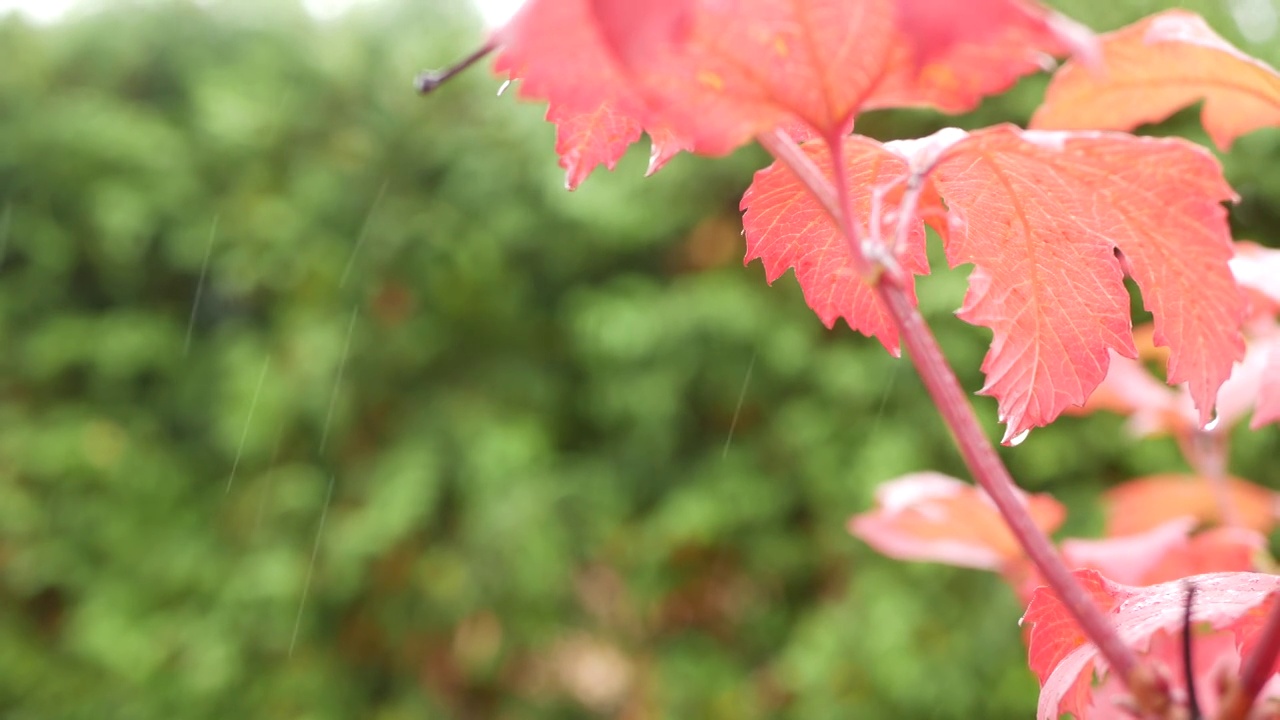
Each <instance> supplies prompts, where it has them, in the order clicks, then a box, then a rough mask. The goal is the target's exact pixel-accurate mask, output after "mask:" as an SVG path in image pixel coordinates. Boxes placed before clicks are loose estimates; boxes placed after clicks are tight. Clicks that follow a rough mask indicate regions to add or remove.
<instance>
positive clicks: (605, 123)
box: [547, 103, 643, 190]
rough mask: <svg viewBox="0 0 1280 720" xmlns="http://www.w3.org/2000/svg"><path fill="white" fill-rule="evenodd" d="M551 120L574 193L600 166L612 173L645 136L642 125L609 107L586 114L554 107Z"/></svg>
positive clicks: (557, 145)
mask: <svg viewBox="0 0 1280 720" xmlns="http://www.w3.org/2000/svg"><path fill="white" fill-rule="evenodd" d="M547 120H548V121H550V122H552V123H555V126H556V154H557V155H559V156H560V167H562V168H564V170H565V187H567V188H568V189H570V190H573V189H575V188H577V187H578V186H579V185H581V184H582V181H583V180H586V179H587V176H588V175H590V174H591V171H592V170H594V169H595V168H596V167H597V166H599V165H604V166H605V167H606V168H608V169H610V170H612V169H613V168H614V167H615V166H616V165H617V164H618V161H619V160H621V159H622V156H623V154H625V153H626V151H627V148H628V147H629V146H630V145H631V143H633V142H635V141H636V140H638V139H639V138H640V133H641V132H643V128H641V127H640V123H638V122H636V121H635V120H634V119H632V118H630V117H627V116H626V115H623V114H621V113H619V112H618V111H617V110H616V109H615V108H614V107H613V106H612V105H609V104H607V103H606V104H602V105H600V106H598V107H596V109H595V110H593V111H590V112H584V113H570V112H568V111H566V110H564V109H563V108H562V107H560V106H551V107H549V108H548V109H547Z"/></svg>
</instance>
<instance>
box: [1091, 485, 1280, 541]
mask: <svg viewBox="0 0 1280 720" xmlns="http://www.w3.org/2000/svg"><path fill="white" fill-rule="evenodd" d="M1226 486H1227V489H1228V496H1229V498H1230V500H1231V504H1232V505H1233V506H1234V508H1235V514H1236V521H1237V523H1238V524H1239V526H1240V527H1244V528H1249V529H1251V530H1255V531H1257V532H1261V533H1267V532H1270V531H1271V529H1272V528H1273V527H1275V522H1276V516H1277V511H1278V510H1280V495H1277V494H1276V493H1274V492H1272V491H1271V490H1268V489H1267V488H1264V487H1260V486H1258V485H1254V484H1253V483H1251V482H1248V481H1246V480H1241V479H1240V478H1234V477H1232V478H1227V479H1226ZM1102 498H1103V506H1104V508H1105V509H1106V514H1107V535H1132V534H1135V533H1141V532H1146V531H1148V530H1151V529H1152V528H1155V527H1157V526H1159V525H1162V524H1164V523H1165V522H1168V521H1169V520H1171V519H1174V518H1178V517H1184V516H1188V515H1189V516H1192V517H1194V518H1196V519H1198V520H1200V521H1201V522H1206V523H1215V524H1219V523H1222V510H1221V507H1220V506H1219V501H1218V498H1217V497H1216V495H1215V493H1214V491H1213V485H1211V484H1210V480H1209V479H1208V478H1201V477H1196V476H1193V475H1178V474H1164V475H1148V476H1146V477H1142V478H1138V479H1136V480H1129V481H1127V482H1124V483H1121V484H1120V485H1117V486H1115V487H1113V488H1111V489H1109V490H1107V491H1106V492H1105V493H1104V494H1103V496H1102Z"/></svg>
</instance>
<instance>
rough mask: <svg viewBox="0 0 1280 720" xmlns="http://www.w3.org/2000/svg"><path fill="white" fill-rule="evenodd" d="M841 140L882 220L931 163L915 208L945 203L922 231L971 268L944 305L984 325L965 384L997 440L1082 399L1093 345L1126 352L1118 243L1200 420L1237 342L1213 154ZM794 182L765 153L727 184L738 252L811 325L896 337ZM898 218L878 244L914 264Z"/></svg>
mask: <svg viewBox="0 0 1280 720" xmlns="http://www.w3.org/2000/svg"><path fill="white" fill-rule="evenodd" d="M847 145H850V146H852V147H856V148H857V149H856V151H854V152H855V156H854V157H851V158H849V160H848V161H849V164H850V167H851V168H852V170H851V172H856V173H857V176H856V180H855V181H853V182H851V183H850V187H849V192H850V193H852V196H853V198H854V204H855V212H856V213H857V214H858V215H859V217H872V216H873V215H872V210H875V211H876V213H877V215H876V216H878V217H881V218H886V217H896V216H897V215H898V213H899V211H900V210H901V208H900V206H899V202H898V201H897V199H898V198H900V197H901V188H902V187H903V186H905V184H906V182H907V180H908V169H907V168H908V166H909V165H911V164H912V163H915V166H916V167H931V170H930V171H929V173H928V175H927V182H926V186H925V193H924V195H923V196H922V197H923V200H922V204H921V210H922V212H925V213H934V214H946V215H948V216H949V218H950V221H949V222H947V223H945V224H939V229H940V230H942V235H943V238H944V242H945V245H946V251H947V258H948V260H949V261H950V263H951V265H952V266H956V265H961V264H970V263H971V264H973V265H974V270H973V272H972V274H971V275H970V277H969V293H968V295H967V296H966V298H965V302H964V307H963V308H962V309H961V310H960V317H961V318H963V319H965V320H967V321H968V322H971V323H974V324H976V325H983V326H986V327H989V328H991V329H992V331H993V333H994V338H993V340H992V345H991V351H990V352H989V353H988V355H987V357H986V360H985V361H984V363H983V370H984V371H985V372H986V374H987V383H986V385H985V386H984V388H983V390H982V392H983V393H984V394H988V395H992V396H994V397H995V398H996V399H997V400H998V401H999V407H1000V417H1001V419H1002V420H1003V421H1004V422H1005V423H1007V432H1006V435H1005V439H1006V441H1009V440H1011V439H1012V438H1015V437H1017V436H1018V435H1019V434H1020V433H1022V432H1024V431H1025V430H1028V429H1030V428H1032V427H1035V426H1039V425H1045V424H1048V423H1050V422H1052V421H1053V420H1054V419H1055V418H1057V417H1058V415H1059V414H1060V413H1062V412H1063V410H1065V409H1066V408H1068V407H1070V406H1074V405H1081V404H1083V403H1084V402H1085V400H1086V399H1087V398H1088V397H1089V395H1090V394H1091V393H1092V392H1093V390H1094V389H1095V388H1097V387H1098V385H1099V383H1101V382H1102V380H1103V378H1104V377H1105V376H1106V374H1107V367H1108V364H1109V360H1110V356H1109V351H1116V352H1118V353H1120V354H1122V355H1127V356H1130V357H1132V356H1135V355H1136V353H1137V349H1136V347H1135V346H1134V343H1133V338H1132V334H1131V330H1130V328H1131V325H1130V319H1129V296H1128V293H1127V291H1126V290H1125V287H1124V282H1123V280H1124V268H1123V267H1122V265H1121V262H1120V261H1119V260H1118V259H1117V256H1116V251H1117V250H1119V251H1121V252H1122V253H1123V255H1124V258H1125V259H1126V262H1127V265H1126V267H1127V268H1128V269H1129V272H1130V273H1132V275H1133V278H1134V280H1135V281H1136V282H1137V284H1138V286H1139V287H1140V288H1141V289H1142V292H1143V298H1144V300H1145V301H1146V304H1147V307H1148V308H1149V309H1150V310H1151V312H1152V314H1153V315H1154V317H1155V320H1156V326H1155V342H1157V343H1159V344H1161V345H1165V346H1167V347H1169V349H1170V355H1169V373H1168V374H1169V380H1170V382H1175V383H1176V382H1188V383H1189V386H1190V388H1191V393H1192V398H1193V399H1194V402H1195V406H1196V408H1197V409H1198V410H1199V413H1198V414H1199V420H1200V423H1201V424H1203V423H1207V422H1208V421H1209V420H1210V418H1211V417H1212V414H1211V413H1212V408H1213V402H1214V397H1215V394H1216V392H1217V389H1218V387H1219V386H1220V385H1221V384H1222V383H1223V381H1225V380H1226V379H1227V376H1228V375H1229V374H1230V373H1231V366H1232V363H1233V362H1234V361H1235V360H1237V359H1238V358H1239V357H1240V356H1241V355H1242V354H1243V351H1244V347H1243V341H1242V340H1241V337H1240V332H1239V327H1240V323H1241V320H1242V319H1243V316H1244V298H1243V296H1242V294H1241V292H1240V290H1239V288H1238V287H1237V285H1236V281H1235V280H1234V278H1233V277H1232V274H1231V271H1230V269H1229V267H1228V261H1229V260H1230V258H1231V255H1232V247H1231V236H1230V231H1229V229H1228V227H1227V223H1226V212H1225V210H1224V208H1223V207H1222V206H1221V205H1220V204H1219V203H1220V202H1221V201H1223V200H1227V199H1230V198H1231V197H1233V196H1234V195H1233V193H1232V191H1231V189H1230V187H1228V186H1227V184H1226V182H1225V181H1224V180H1223V178H1222V173H1221V170H1220V168H1219V166H1218V164H1217V161H1216V160H1214V158H1213V157H1212V155H1210V154H1209V153H1207V152H1205V151H1204V150H1202V149H1200V148H1198V147H1196V146H1194V145H1191V144H1189V143H1186V142H1183V141H1181V140H1177V139H1159V140H1157V139H1145V138H1135V137H1133V136H1130V135H1122V134H1110V133H1043V132H1036V131H1020V130H1018V129H1016V128H1014V127H1012V126H998V127H994V128H989V129H987V130H982V131H977V132H974V133H970V134H968V135H965V134H964V133H959V132H957V131H950V132H949V133H947V134H945V135H942V136H939V138H938V139H937V140H930V139H926V140H921V141H911V142H906V143H904V142H895V143H889V144H887V145H879V144H877V143H874V142H873V141H870V140H858V141H857V142H849V143H847ZM806 147H807V148H808V145H806ZM808 152H809V153H810V155H811V156H813V157H816V158H821V157H822V151H821V150H814V149H808ZM922 154H927V155H928V160H927V161H921V160H920V157H921V155H922ZM872 168H874V171H872V170H871V169H872ZM802 190H803V189H802V187H801V185H800V183H799V181H798V180H796V179H795V178H794V176H793V175H791V173H790V172H789V171H788V170H785V169H781V168H779V167H777V166H773V167H770V168H767V169H766V170H764V171H761V172H760V173H759V174H757V177H756V182H755V183H753V185H752V188H751V189H750V190H748V191H747V195H746V196H745V197H744V198H743V204H744V207H745V208H746V210H747V212H746V216H745V218H744V223H743V225H744V228H745V231H746V237H747V259H748V261H749V260H751V259H752V258H755V257H760V258H761V259H762V260H763V261H764V263H765V268H766V272H767V276H768V278H769V279H770V280H773V279H774V278H776V277H777V276H778V275H779V274H781V271H782V270H784V269H785V268H786V267H788V266H793V267H796V268H797V271H798V272H797V278H798V279H799V280H800V284H801V286H802V287H803V288H804V290H805V296H806V298H807V299H808V300H809V304H810V306H811V307H813V309H814V310H815V311H816V312H817V313H818V315H819V316H820V317H821V318H822V319H823V321H824V322H826V323H828V325H829V324H830V323H832V322H833V321H834V319H835V318H836V317H844V318H845V319H846V320H847V321H848V322H849V325H850V326H851V327H853V328H855V329H858V330H860V331H862V332H865V333H867V334H870V335H875V336H876V337H878V338H880V340H881V342H883V343H885V345H886V346H888V347H889V348H890V349H891V350H892V349H895V348H896V337H897V336H896V329H895V328H894V327H893V325H892V324H888V323H887V322H886V320H885V316H884V310H883V309H882V308H880V306H879V305H878V304H877V303H876V302H875V301H874V299H872V298H871V294H870V290H869V288H866V287H865V286H864V285H862V284H861V280H860V279H859V278H857V276H856V275H854V274H853V273H852V270H851V268H852V251H851V250H850V249H849V247H848V245H847V243H846V242H843V241H842V239H841V237H840V235H839V234H838V232H837V230H836V228H835V226H834V224H833V223H832V222H831V220H830V219H829V218H828V217H827V216H826V215H825V214H823V213H822V211H821V210H820V209H819V207H818V206H817V204H816V203H815V202H814V201H813V200H811V199H810V198H809V196H808V194H807V193H804V192H803V191H802ZM789 193H790V194H793V195H795V196H796V197H789V196H788V194H789ZM938 197H941V199H942V200H943V201H945V203H946V205H945V207H944V206H943V205H942V204H941V203H940V202H938V200H937V198H938ZM909 228H910V232H911V235H910V236H909V238H908V240H907V241H906V242H905V243H901V244H900V245H899V246H898V247H896V248H895V250H896V252H897V253H898V254H899V259H900V262H901V263H902V265H903V267H904V269H906V270H909V271H911V272H917V273H918V272H922V270H919V269H917V268H918V267H919V261H918V259H917V258H918V253H919V252H920V250H919V245H918V240H917V238H918V237H919V233H922V231H923V226H922V225H921V223H920V222H919V221H912V222H911V223H909ZM868 231H869V233H870V234H871V235H872V236H873V237H882V236H883V235H884V233H885V228H883V227H876V228H868ZM1189 288H1195V290H1194V292H1192V291H1190V290H1189Z"/></svg>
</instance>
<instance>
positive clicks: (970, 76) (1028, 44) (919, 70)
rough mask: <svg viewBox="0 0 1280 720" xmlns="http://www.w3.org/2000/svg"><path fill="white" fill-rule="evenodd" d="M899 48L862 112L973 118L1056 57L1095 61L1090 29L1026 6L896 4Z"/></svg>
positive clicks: (939, 0) (1004, 2) (916, 0)
mask: <svg viewBox="0 0 1280 720" xmlns="http://www.w3.org/2000/svg"><path fill="white" fill-rule="evenodd" d="M896 4H897V10H898V33H899V36H898V40H897V42H895V43H894V44H893V46H892V47H891V48H890V56H889V61H888V63H887V67H886V70H885V73H884V76H883V77H882V78H881V80H880V82H879V84H878V85H877V86H876V89H875V91H874V92H873V93H872V94H871V96H870V97H868V98H867V100H866V102H865V103H864V108H866V109H870V108H889V107H904V106H911V105H927V106H932V107H934V108H937V109H938V110H941V111H943V112H949V113H959V112H967V111H969V110H972V109H973V108H975V107H977V105H978V102H979V101H980V100H981V99H982V98H983V97H985V96H987V95H991V94H994V93H998V92H1003V91H1004V90H1007V89H1008V88H1009V87H1011V86H1012V85H1013V83H1014V82H1015V81H1016V80H1017V79H1018V78H1020V77H1022V76H1024V75H1027V74H1030V73H1033V72H1036V71H1039V70H1044V69H1046V67H1047V66H1048V65H1049V64H1051V63H1052V62H1053V56H1056V55H1063V54H1066V53H1068V52H1073V53H1079V54H1081V55H1083V56H1085V57H1086V59H1087V58H1092V57H1093V56H1095V55H1096V54H1097V51H1096V49H1095V45H1096V39H1095V37H1096V36H1094V35H1093V33H1092V32H1090V31H1089V30H1088V29H1087V28H1085V27H1083V26H1081V25H1079V24H1077V23H1075V22H1073V21H1071V20H1068V19H1067V18H1066V17H1064V16H1062V15H1059V14H1057V13H1054V12H1050V11H1048V10H1046V9H1045V8H1043V7H1042V6H1040V5H1038V4H1036V3H1033V2H1026V1H1025V0H971V1H970V2H965V3H957V2H952V1H951V0H898V2H897V3H896Z"/></svg>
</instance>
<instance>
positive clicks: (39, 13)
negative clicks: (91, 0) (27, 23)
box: [0, 0, 75, 25]
mask: <svg viewBox="0 0 1280 720" xmlns="http://www.w3.org/2000/svg"><path fill="white" fill-rule="evenodd" d="M72 5H75V0H0V16H4V15H8V14H9V13H14V12H16V13H20V14H22V15H23V16H24V17H26V18H27V19H29V20H31V21H32V22H34V23H38V24H41V25H47V24H49V23H52V22H57V21H58V20H61V19H62V18H63V17H65V16H66V14H67V13H68V12H71V6H72Z"/></svg>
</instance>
